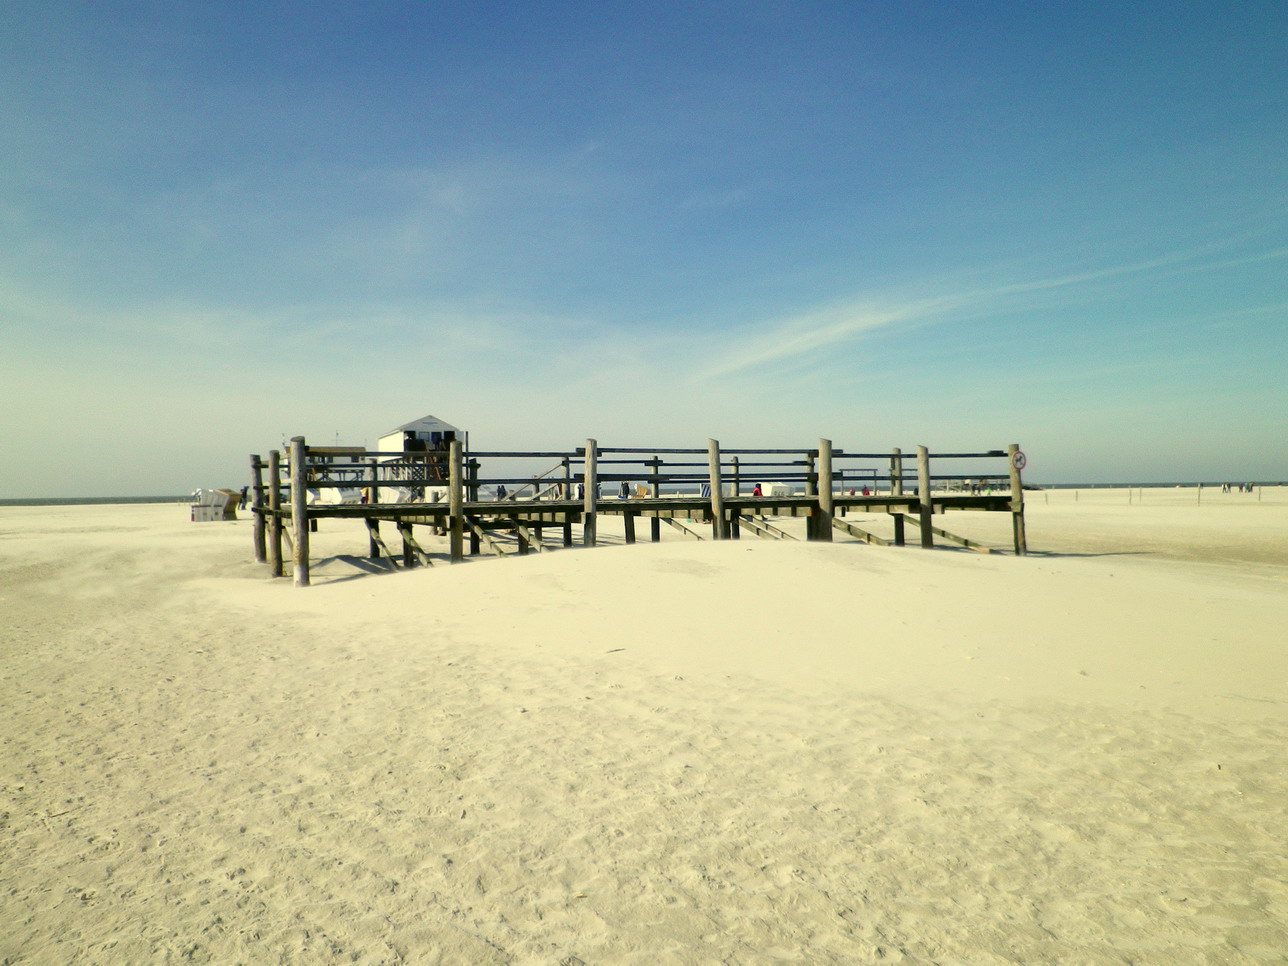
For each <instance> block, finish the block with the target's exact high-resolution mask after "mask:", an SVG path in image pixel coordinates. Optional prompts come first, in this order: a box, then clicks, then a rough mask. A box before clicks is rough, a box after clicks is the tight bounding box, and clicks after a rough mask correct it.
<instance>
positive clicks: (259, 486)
mask: <svg viewBox="0 0 1288 966" xmlns="http://www.w3.org/2000/svg"><path fill="white" fill-rule="evenodd" d="M250 485H251V492H252V493H253V494H254V497H253V500H252V503H251V513H253V514H254V516H255V529H254V532H253V535H252V540H253V542H254V545H255V562H256V563H267V562H268V547H267V545H266V544H265V542H264V463H263V461H262V460H261V459H260V458H259V454H258V453H255V454H252V455H251V458H250Z"/></svg>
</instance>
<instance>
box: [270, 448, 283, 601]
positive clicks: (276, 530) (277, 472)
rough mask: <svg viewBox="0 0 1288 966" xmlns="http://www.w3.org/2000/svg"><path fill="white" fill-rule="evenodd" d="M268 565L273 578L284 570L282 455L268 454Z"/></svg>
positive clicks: (276, 452) (275, 451) (279, 575)
mask: <svg viewBox="0 0 1288 966" xmlns="http://www.w3.org/2000/svg"><path fill="white" fill-rule="evenodd" d="M268 509H269V517H268V563H269V566H270V567H271V568H272V574H273V576H274V577H281V576H282V575H283V574H284V573H285V572H286V569H285V567H284V566H283V564H282V454H281V453H280V452H278V451H277V450H271V451H270V452H269V454H268Z"/></svg>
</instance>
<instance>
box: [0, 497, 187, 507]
mask: <svg viewBox="0 0 1288 966" xmlns="http://www.w3.org/2000/svg"><path fill="white" fill-rule="evenodd" d="M191 501H192V496H191V495H185V496H55V497H28V498H18V499H10V500H3V499H0V506H96V505H102V504H119V503H189V502H191Z"/></svg>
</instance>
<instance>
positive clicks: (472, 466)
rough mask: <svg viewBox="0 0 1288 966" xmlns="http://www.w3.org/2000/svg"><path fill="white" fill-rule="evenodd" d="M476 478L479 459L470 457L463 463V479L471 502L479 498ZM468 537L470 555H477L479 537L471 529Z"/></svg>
mask: <svg viewBox="0 0 1288 966" xmlns="http://www.w3.org/2000/svg"><path fill="white" fill-rule="evenodd" d="M478 478H479V461H478V460H476V459H471V460H470V461H469V463H467V464H466V465H465V480H466V484H465V493H466V496H467V497H468V499H469V500H471V501H472V502H478V498H479V484H478ZM469 537H470V556H471V557H477V556H478V553H479V538H478V537H477V536H476V535H475V533H474V531H473V530H471V531H470V533H469Z"/></svg>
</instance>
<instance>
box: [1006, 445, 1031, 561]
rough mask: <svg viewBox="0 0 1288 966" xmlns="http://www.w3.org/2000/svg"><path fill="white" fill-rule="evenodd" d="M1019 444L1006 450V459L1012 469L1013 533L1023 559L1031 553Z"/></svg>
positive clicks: (1019, 554) (1017, 548) (1016, 547)
mask: <svg viewBox="0 0 1288 966" xmlns="http://www.w3.org/2000/svg"><path fill="white" fill-rule="evenodd" d="M1019 451H1020V446H1019V444H1018V443H1012V444H1011V445H1010V446H1008V447H1007V448H1006V459H1007V463H1008V464H1009V465H1010V469H1011V531H1012V535H1013V536H1014V538H1015V554H1016V556H1019V557H1023V556H1025V555H1026V554H1027V553H1028V552H1029V547H1028V540H1027V538H1026V537H1025V535H1024V481H1023V480H1022V479H1021V478H1020V466H1019V463H1020V461H1019V459H1017V457H1016V454H1017V453H1019Z"/></svg>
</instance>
